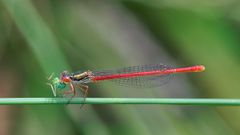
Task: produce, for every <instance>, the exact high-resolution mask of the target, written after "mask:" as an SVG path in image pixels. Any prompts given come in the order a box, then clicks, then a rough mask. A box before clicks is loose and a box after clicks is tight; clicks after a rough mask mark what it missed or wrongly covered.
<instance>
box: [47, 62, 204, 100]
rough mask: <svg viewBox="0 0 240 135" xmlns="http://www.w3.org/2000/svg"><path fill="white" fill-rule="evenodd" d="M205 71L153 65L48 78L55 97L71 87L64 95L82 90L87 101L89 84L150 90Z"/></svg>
mask: <svg viewBox="0 0 240 135" xmlns="http://www.w3.org/2000/svg"><path fill="white" fill-rule="evenodd" d="M204 70H205V67H204V66H202V65H197V66H191V67H183V68H171V67H168V66H166V65H163V64H151V65H143V66H132V67H126V68H120V69H114V70H102V71H85V72H80V73H79V72H78V73H68V72H67V71H63V72H62V73H61V75H60V77H59V78H58V77H55V78H53V74H52V75H51V76H50V77H49V78H48V80H49V81H50V83H47V84H48V85H49V86H50V87H51V89H52V92H53V95H54V96H57V93H58V91H61V90H64V89H66V86H69V87H70V89H69V90H67V91H64V92H63V95H68V94H72V95H73V96H72V97H74V96H76V95H77V92H76V89H80V90H81V91H82V92H83V93H84V94H83V95H82V96H83V97H84V99H85V97H87V94H88V85H87V84H88V83H93V82H100V81H104V80H111V81H114V82H116V83H117V84H120V85H123V86H129V87H135V88H149V87H157V86H161V85H163V84H165V83H167V82H168V81H169V80H171V78H172V76H173V75H174V74H176V73H187V72H202V71H204Z"/></svg>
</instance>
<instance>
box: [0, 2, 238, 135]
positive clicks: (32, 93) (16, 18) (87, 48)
mask: <svg viewBox="0 0 240 135" xmlns="http://www.w3.org/2000/svg"><path fill="white" fill-rule="evenodd" d="M239 6H240V2H239V1H237V0H212V1H208V0H201V1H200V0H198V1H191V0H163V1H157V0H150V1H147V0H122V1H113V0H112V1H111V0H101V1H99V0H89V1H80V0H68V1H67V0H65V1H58V0H51V1H50V0H39V1H33V0H32V1H31V0H1V1H0V74H1V78H0V96H1V97H52V96H53V95H52V93H51V90H50V88H49V87H48V86H47V85H46V84H45V82H46V77H47V76H49V75H50V74H51V73H52V72H55V73H56V74H57V75H58V74H59V73H60V72H61V71H63V70H65V69H67V70H69V71H78V70H88V69H89V70H99V69H111V68H116V67H126V66H132V65H143V64H151V63H164V64H166V65H170V66H173V67H182V66H191V65H196V64H203V65H205V66H206V72H203V73H196V74H195V73H192V74H178V75H176V76H175V78H174V79H173V80H172V81H171V82H170V83H168V84H167V85H164V86H162V87H159V88H153V89H133V88H126V87H121V86H116V85H114V84H111V83H108V82H103V83H99V84H93V85H90V92H89V97H146V98H153V97H154V98H161V97H168V98H175V97H177V98H239V97H240V83H239V80H240V79H239V76H240V72H239V69H240V61H239V57H240V51H239V49H240V46H239V44H240V40H239V36H240V10H239ZM239 120H240V108H239V107H196V106H160V105H85V106H84V108H82V109H80V107H79V106H77V105H68V106H66V105H46V106H43V105H42V106H33V105H32V106H31V105H26V106H1V107H0V134H1V135H12V134H13V135H15V134H17V135H32V134H34V135H42V134H44V135H52V134H58V135H63V134H68V135H80V134H83V135H96V134H97V135H111V134H114V135H122V134H124V135H132V134H138V135H146V134H147V135H148V134H154V135H156V134H162V135H202V134H204V135H226V134H228V135H237V134H240V128H239Z"/></svg>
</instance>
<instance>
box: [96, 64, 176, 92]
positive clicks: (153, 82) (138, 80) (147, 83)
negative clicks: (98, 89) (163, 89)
mask: <svg viewBox="0 0 240 135" xmlns="http://www.w3.org/2000/svg"><path fill="white" fill-rule="evenodd" d="M167 69H170V67H169V66H166V65H163V64H149V65H143V66H132V67H125V68H119V69H115V70H103V71H93V76H109V75H116V74H129V73H136V72H145V71H156V70H162V71H164V70H167ZM172 77H173V74H167V75H158V76H156V75H155V76H138V77H131V78H119V79H112V80H110V81H112V82H114V83H116V84H118V85H122V86H127V87H134V88H151V87H158V86H161V85H163V84H166V83H168V82H169V81H170V80H171V79H172Z"/></svg>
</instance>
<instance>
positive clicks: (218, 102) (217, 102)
mask: <svg viewBox="0 0 240 135" xmlns="http://www.w3.org/2000/svg"><path fill="white" fill-rule="evenodd" d="M68 103H69V104H82V103H85V104H159V105H202V106H240V99H206V98H187V99H186V98H86V99H85V101H84V99H83V98H72V99H69V98H0V105H27V104H29V105H30V104H31V105H46V104H68Z"/></svg>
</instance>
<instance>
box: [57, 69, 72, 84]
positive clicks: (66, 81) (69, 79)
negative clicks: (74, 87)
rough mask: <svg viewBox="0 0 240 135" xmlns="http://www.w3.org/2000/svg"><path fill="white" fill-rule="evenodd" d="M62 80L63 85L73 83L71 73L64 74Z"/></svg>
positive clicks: (64, 72)
mask: <svg viewBox="0 0 240 135" xmlns="http://www.w3.org/2000/svg"><path fill="white" fill-rule="evenodd" d="M60 79H61V81H62V82H63V83H70V82H71V78H70V76H69V73H68V72H67V71H63V72H62V74H61V77H60Z"/></svg>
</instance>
